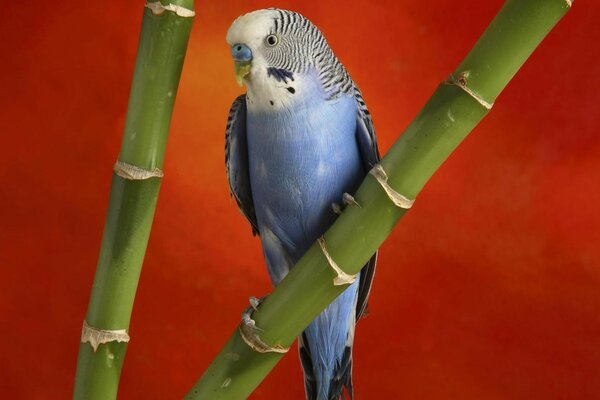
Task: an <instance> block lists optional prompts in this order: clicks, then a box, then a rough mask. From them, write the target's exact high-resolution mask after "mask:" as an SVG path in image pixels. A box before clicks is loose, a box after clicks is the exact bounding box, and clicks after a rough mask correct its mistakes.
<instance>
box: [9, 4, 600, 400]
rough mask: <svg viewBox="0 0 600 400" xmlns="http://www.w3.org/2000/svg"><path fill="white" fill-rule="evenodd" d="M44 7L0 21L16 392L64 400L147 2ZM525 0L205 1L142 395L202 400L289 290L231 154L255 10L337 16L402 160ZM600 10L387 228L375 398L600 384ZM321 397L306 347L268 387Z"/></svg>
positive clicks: (155, 266)
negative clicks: (223, 351) (265, 254)
mask: <svg viewBox="0 0 600 400" xmlns="http://www.w3.org/2000/svg"><path fill="white" fill-rule="evenodd" d="M35 3H36V2H5V3H4V4H3V6H2V13H1V16H0V35H1V36H0V37H1V38H2V41H1V42H0V54H1V56H0V63H1V65H2V74H1V75H0V89H1V90H2V95H1V97H0V102H1V104H0V113H1V118H0V132H1V134H2V136H1V137H2V150H3V151H2V153H3V155H2V157H0V265H1V279H0V316H1V317H0V324H1V325H0V332H1V333H0V335H1V337H2V354H3V361H2V362H1V363H0V376H2V379H1V382H0V386H1V387H2V389H1V394H0V396H1V397H3V398H10V399H13V398H15V399H16V398H21V399H64V398H68V397H69V396H70V395H71V391H72V385H73V371H74V369H75V363H76V357H77V350H78V342H79V335H80V329H81V323H82V320H83V317H84V314H85V310H86V306H87V301H88V296H89V291H90V288H91V285H92V280H93V276H94V270H95V264H96V258H97V254H98V249H99V244H100V238H101V233H102V228H103V224H104V217H105V212H106V207H107V199H108V191H109V184H110V179H111V167H112V164H113V162H114V161H115V157H116V156H117V153H118V149H119V145H120V138H121V131H122V127H123V121H124V114H125V110H126V104H127V96H128V91H129V83H130V79H131V74H132V69H133V62H134V56H135V50H136V46H137V39H138V32H139V28H140V21H141V18H140V17H141V9H142V6H143V1H141V0H139V1H135V2H123V1H120V2H116V1H115V2H102V3H98V2H81V1H79V2H76V1H72V0H64V1H60V2H37V3H39V4H35ZM502 3H503V2H502V1H501V0H494V1H477V0H464V1H461V2H460V4H459V3H457V2H456V1H450V0H436V1H428V2H415V1H408V0H403V1H397V0H379V1H369V2H365V1H364V0H363V1H360V0H357V1H349V0H348V1H345V2H344V3H343V6H340V3H339V2H338V1H320V2H301V1H291V0H281V1H277V2H274V1H272V0H270V1H262V0H260V1H259V0H256V1H247V0H244V1H242V0H236V1H198V6H197V9H196V11H197V17H196V22H195V26H194V29H193V33H192V37H191V41H190V47H189V51H188V56H187V59H186V63H185V67H184V71H183V77H182V81H181V85H180V90H179V94H178V96H177V103H176V107H175V114H174V118H173V122H172V128H171V133H170V138H169V144H168V148H167V157H166V162H165V171H166V177H165V179H164V183H163V187H162V191H161V194H160V200H159V204H158V210H157V214H156V218H155V221H154V227H153V230H152V235H151V238H150V244H149V248H148V253H147V256H146V261H145V266H144V269H143V273H142V277H141V282H140V287H139V290H138V294H137V299H136V304H135V309H134V313H133V318H132V323H131V335H132V338H133V340H132V342H131V344H130V346H129V350H128V354H127V357H126V362H125V367H124V371H123V375H122V379H121V389H120V397H121V398H123V399H134V398H145V399H169V398H180V397H182V396H183V395H184V394H185V393H186V391H187V390H188V389H189V388H190V387H191V385H192V384H193V383H194V382H195V380H196V379H197V378H198V377H199V376H200V374H201V372H202V371H203V370H204V368H206V366H207V365H208V364H209V362H210V361H211V359H212V357H213V356H214V355H215V354H216V353H217V351H218V350H219V348H220V347H221V346H222V345H223V343H224V342H225V341H226V339H227V338H228V337H229V335H230V333H231V332H232V331H233V329H234V328H235V326H236V324H237V323H238V321H239V317H240V312H241V310H242V309H243V308H244V307H246V304H247V298H248V296H250V295H264V294H266V293H267V292H269V290H270V284H269V281H268V279H267V275H266V272H265V270H264V266H263V261H262V256H261V251H260V247H259V242H258V240H256V239H255V238H253V237H252V236H251V235H250V229H249V226H248V225H247V224H246V222H245V221H244V219H243V218H242V216H241V215H240V213H239V212H238V211H237V209H236V206H235V204H234V203H233V202H232V201H231V200H230V199H229V196H228V188H227V183H226V178H225V172H224V166H223V138H224V128H225V121H226V117H227V112H228V108H229V105H230V103H231V101H232V100H233V99H234V97H235V96H237V95H238V94H239V93H240V89H239V88H238V87H237V86H236V84H235V82H234V79H233V75H232V65H231V60H230V57H229V51H228V48H227V46H226V44H225V39H224V37H225V32H226V30H227V28H228V26H229V24H230V23H231V21H232V20H233V19H234V17H236V16H237V15H239V14H241V13H244V12H247V11H250V10H252V9H256V8H263V7H266V6H272V5H277V6H279V7H282V8H291V9H294V10H297V11H299V12H301V13H303V14H305V15H306V16H307V17H309V18H310V19H311V20H312V21H313V22H314V23H316V24H317V25H318V26H319V27H320V28H321V29H322V31H323V32H324V33H325V35H326V37H327V39H328V40H329V42H330V44H331V46H332V47H333V48H334V49H335V51H336V53H337V55H338V56H339V58H340V59H341V60H342V61H343V62H344V64H345V65H346V66H347V68H348V69H349V71H350V73H351V74H352V76H353V78H354V79H355V81H356V82H358V84H359V85H360V87H361V89H362V91H363V93H364V95H365V98H366V101H367V103H368V105H369V107H370V109H371V112H372V115H373V117H374V121H375V126H376V128H377V132H378V136H379V142H380V145H381V150H382V152H384V153H385V151H387V149H388V148H389V147H390V146H391V144H392V143H393V141H394V140H395V138H396V137H397V136H398V135H399V134H400V133H401V132H402V130H403V129H404V127H406V126H407V124H408V123H409V122H410V120H411V119H412V118H413V117H414V116H415V115H416V113H417V112H418V110H419V109H420V108H421V107H422V105H423V104H424V103H425V101H426V100H427V98H428V97H429V95H430V94H431V93H432V92H433V90H434V88H435V87H436V85H437V84H438V83H439V82H440V81H442V80H443V79H445V78H446V76H447V75H448V74H449V73H450V72H451V71H452V70H453V69H454V68H455V67H456V65H457V64H458V62H459V61H460V60H461V58H462V57H463V56H465V55H466V53H467V51H468V50H469V49H470V48H471V46H472V45H473V44H474V42H475V40H476V39H477V37H478V36H479V35H480V34H481V32H482V31H483V29H484V28H485V27H486V25H487V24H488V23H489V21H490V20H491V18H492V17H493V16H494V14H495V13H496V11H497V10H498V9H499V8H500V6H501V4H502ZM599 11H600V6H599V5H598V3H597V2H593V1H588V2H584V1H577V2H575V5H574V7H573V10H572V11H571V12H570V13H569V14H568V15H567V16H566V18H565V19H564V20H563V21H562V22H560V23H559V25H558V26H557V28H556V29H555V30H554V31H553V32H552V33H551V34H550V35H549V37H548V38H547V40H546V41H544V43H543V44H542V45H541V47H540V48H539V50H537V51H536V53H535V54H534V55H533V57H532V58H531V59H530V61H528V62H527V64H526V65H525V66H524V68H523V69H522V70H521V71H520V72H519V74H518V75H517V76H516V78H515V79H514V80H513V81H512V82H511V83H510V85H509V86H508V88H507V89H506V91H505V92H504V93H503V94H502V95H501V96H500V98H499V99H498V101H497V103H496V106H495V107H494V109H493V111H492V112H491V114H490V115H489V116H488V117H487V118H486V119H485V120H484V121H483V122H482V123H481V125H480V126H479V127H477V129H476V130H475V132H473V134H472V136H470V137H469V138H468V139H467V140H466V141H465V142H464V143H463V144H462V146H461V147H460V148H459V150H458V151H456V153H455V154H454V155H453V156H452V157H451V158H450V159H449V160H448V162H446V164H445V165H444V166H443V167H442V168H441V170H440V171H439V172H438V173H437V174H436V175H435V176H434V177H433V179H432V180H431V182H430V183H429V184H428V185H427V187H426V188H425V190H424V191H423V192H422V193H421V195H420V196H419V200H418V202H417V203H416V206H415V207H414V209H413V210H411V211H410V212H409V213H408V214H407V216H406V217H405V218H404V219H403V220H402V221H401V223H400V224H399V226H398V228H397V229H396V230H395V231H394V233H393V234H392V236H391V237H390V238H389V240H388V241H387V242H386V243H385V244H384V245H383V247H382V251H381V258H380V260H381V261H380V264H379V268H378V276H377V278H376V281H375V287H374V291H373V294H372V299H371V306H370V315H369V317H368V318H367V319H365V320H363V321H362V322H361V324H360V326H359V330H358V334H357V338H356V349H355V385H356V392H357V397H358V398H362V399H378V398H402V399H507V398H510V399H532V398H539V399H574V398H578V399H590V398H599V397H600V387H599V385H598V383H599V378H600V346H599V340H600V339H599V338H600V290H599V287H600V246H599V243H600V241H599V239H600V233H599V232H600V229H599V228H600V209H599V207H598V204H600V188H599V185H598V182H600V161H599V159H600V139H599V135H598V133H599V130H600V129H599V126H600V123H599V121H598V114H597V110H598V107H599V104H600V94H599V93H600V78H599V75H598V72H599V69H598V64H599V63H600V57H599V54H598V52H599V46H598V40H599V39H600V29H599V28H598V21H599V20H600V12H599ZM302 396H303V386H302V377H301V372H300V368H299V365H298V361H297V357H296V355H295V354H292V355H289V356H287V357H285V358H284V360H283V361H282V362H281V363H280V365H278V366H277V368H276V369H275V371H274V372H273V373H272V374H271V375H270V376H269V377H268V378H267V379H266V380H265V382H264V383H263V384H262V385H261V386H260V387H259V388H258V390H257V391H256V392H255V394H254V395H253V396H252V398H254V399H279V398H291V399H292V398H293V399H297V398H298V399H299V398H302Z"/></svg>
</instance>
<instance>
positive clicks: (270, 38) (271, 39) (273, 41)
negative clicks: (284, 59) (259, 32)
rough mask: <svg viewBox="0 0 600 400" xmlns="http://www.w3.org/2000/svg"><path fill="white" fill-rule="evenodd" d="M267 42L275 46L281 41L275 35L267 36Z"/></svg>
mask: <svg viewBox="0 0 600 400" xmlns="http://www.w3.org/2000/svg"><path fill="white" fill-rule="evenodd" d="M266 41H267V44H268V45H269V46H275V45H276V44H277V42H279V39H278V38H277V36H275V35H269V36H267V39H266Z"/></svg>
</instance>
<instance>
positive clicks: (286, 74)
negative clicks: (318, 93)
mask: <svg viewBox="0 0 600 400" xmlns="http://www.w3.org/2000/svg"><path fill="white" fill-rule="evenodd" d="M271 76H272V77H273V78H275V79H276V80H277V82H282V81H283V83H288V79H289V80H290V81H292V82H293V81H294V73H293V72H290V71H288V70H285V69H283V68H275V67H269V68H267V77H271Z"/></svg>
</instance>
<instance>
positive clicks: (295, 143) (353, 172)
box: [225, 9, 379, 400]
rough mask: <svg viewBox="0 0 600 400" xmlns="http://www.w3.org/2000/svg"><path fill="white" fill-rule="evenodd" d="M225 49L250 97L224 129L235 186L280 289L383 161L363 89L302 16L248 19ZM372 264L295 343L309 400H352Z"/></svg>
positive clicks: (241, 100)
mask: <svg viewBox="0 0 600 400" xmlns="http://www.w3.org/2000/svg"><path fill="white" fill-rule="evenodd" d="M227 43H228V44H229V46H230V51H231V55H232V57H233V61H234V69H235V74H236V79H237V81H238V83H239V84H240V86H241V85H242V84H245V85H246V88H247V92H246V94H245V95H241V96H239V97H238V98H237V99H236V100H235V101H234V102H233V105H232V107H231V110H230V113H229V119H228V122H227V129H226V145H225V153H226V156H225V161H226V168H227V176H228V180H229V186H230V189H231V194H232V196H233V197H234V198H235V200H236V202H237V204H238V206H239V208H240V209H241V211H242V213H243V214H244V215H245V217H246V218H247V219H248V221H249V222H250V224H251V225H252V230H253V233H255V234H258V235H259V236H260V240H261V244H262V248H263V253H264V257H265V261H266V264H267V269H268V272H269V275H270V278H271V281H272V282H273V284H274V285H277V284H278V283H279V282H280V281H281V280H282V279H283V278H284V277H285V275H286V274H287V273H288V271H289V270H290V268H292V267H293V266H294V264H295V263H296V262H297V261H298V260H299V259H300V258H301V257H302V255H303V254H304V253H305V252H306V250H307V249H308V248H309V247H310V246H311V245H312V244H314V243H315V241H316V240H317V239H318V238H319V237H320V236H321V235H322V234H323V233H324V232H325V231H326V230H327V228H328V227H329V226H331V224H332V223H333V222H334V221H335V218H336V217H337V214H336V211H338V212H339V206H338V204H340V203H342V200H343V199H346V200H347V203H348V199H350V201H351V200H352V197H351V196H350V195H351V194H353V193H354V192H355V191H356V189H357V188H358V186H359V184H360V183H361V181H362V180H363V179H364V177H365V176H366V174H367V173H368V171H369V170H370V169H371V168H372V167H373V166H374V165H375V164H376V163H377V162H378V161H379V152H378V149H377V143H376V139H375V132H374V129H373V124H372V122H371V117H370V115H369V111H368V110H367V107H366V105H365V103H364V101H363V97H362V95H361V92H360V91H359V89H358V87H357V86H356V85H355V84H354V82H353V81H352V79H351V78H350V75H349V74H348V72H347V71H346V69H345V68H344V67H343V66H342V64H341V63H340V62H339V60H338V59H337V57H336V56H335V55H334V54H333V51H332V50H331V48H330V47H329V45H328V44H327V42H326V41H325V38H324V37H323V35H322V33H321V32H320V31H319V29H318V28H317V27H316V26H315V25H313V24H312V23H311V22H310V21H309V20H308V19H306V18H305V17H303V16H302V15H300V14H298V13H295V12H292V11H286V10H280V9H267V10H259V11H254V12H251V13H249V14H245V15H243V16H240V17H238V18H237V19H236V20H235V21H234V22H233V24H232V25H231V27H230V28H229V30H228V32H227ZM332 205H333V206H332ZM349 206H352V205H349ZM376 256H377V255H376V254H375V255H374V256H373V257H372V258H371V260H370V261H369V262H368V263H367V264H366V265H365V267H364V268H363V270H362V271H361V273H360V279H357V280H356V281H355V282H354V283H353V284H351V285H350V286H349V287H348V288H347V289H346V290H345V291H344V292H343V293H342V294H341V295H340V296H339V297H338V298H337V299H336V300H335V301H334V302H333V303H332V304H331V305H329V307H328V308H327V309H326V310H325V311H323V312H322V313H321V314H320V315H319V316H318V317H317V318H316V319H315V320H314V321H313V322H312V323H311V325H310V326H309V327H308V328H307V329H306V330H305V331H304V332H303V333H302V335H301V336H300V338H299V352H300V360H301V363H302V367H303V370H304V378H305V390H306V396H307V398H308V399H311V400H312V399H317V400H330V399H334V400H338V399H340V397H342V396H343V393H344V387H345V392H346V393H347V394H348V395H349V396H350V397H352V344H353V340H354V328H355V324H356V321H357V320H358V319H359V318H360V316H361V314H362V313H363V312H364V309H365V306H366V302H367V297H368V295H369V291H370V288H371V283H372V280H373V276H374V272H375V264H376Z"/></svg>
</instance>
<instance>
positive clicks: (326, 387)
mask: <svg viewBox="0 0 600 400" xmlns="http://www.w3.org/2000/svg"><path fill="white" fill-rule="evenodd" d="M357 284H358V281H357V282H356V283H355V284H353V285H351V286H350V287H348V289H346V291H345V292H344V293H342V295H340V297H338V298H337V299H336V300H335V301H334V302H333V303H332V304H330V305H329V307H327V309H325V311H323V312H322V313H321V314H320V315H319V316H318V317H317V318H315V320H314V321H313V322H312V323H311V324H310V325H309V327H308V328H307V329H306V330H305V331H304V332H303V333H302V335H301V337H300V338H299V352H300V360H301V362H302V368H303V369H304V385H305V389H306V398H307V399H308V400H339V399H340V398H342V396H343V393H344V391H345V392H346V393H347V394H348V396H349V397H350V399H351V398H352V343H353V341H354V326H355V322H356V301H357V296H358V293H357V289H358V285H357ZM344 397H345V396H344Z"/></svg>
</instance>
